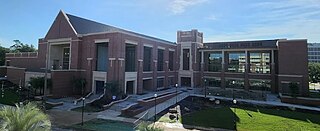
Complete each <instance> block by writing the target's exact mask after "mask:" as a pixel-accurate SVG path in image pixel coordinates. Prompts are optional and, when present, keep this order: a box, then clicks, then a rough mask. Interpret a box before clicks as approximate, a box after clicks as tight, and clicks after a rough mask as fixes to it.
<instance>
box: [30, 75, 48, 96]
mask: <svg viewBox="0 0 320 131" xmlns="http://www.w3.org/2000/svg"><path fill="white" fill-rule="evenodd" d="M47 80H48V81H47V82H48V83H47V87H48V88H51V87H52V82H51V79H47ZM29 83H30V85H31V87H32V88H34V89H35V94H37V93H36V92H37V90H40V94H43V93H44V77H31V78H30V81H29ZM41 89H42V91H43V92H42V93H41Z"/></svg>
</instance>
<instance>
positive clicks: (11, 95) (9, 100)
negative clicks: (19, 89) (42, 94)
mask: <svg viewBox="0 0 320 131" xmlns="http://www.w3.org/2000/svg"><path fill="white" fill-rule="evenodd" d="M1 94H2V91H1V90H0V103H1V104H5V105H14V104H15V103H17V102H18V101H19V96H18V95H17V93H15V92H13V91H11V90H4V97H3V98H2V97H1Z"/></svg>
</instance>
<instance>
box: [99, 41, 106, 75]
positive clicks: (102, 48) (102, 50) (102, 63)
mask: <svg viewBox="0 0 320 131" xmlns="http://www.w3.org/2000/svg"><path fill="white" fill-rule="evenodd" d="M107 69H108V46H107V43H99V44H97V71H107Z"/></svg>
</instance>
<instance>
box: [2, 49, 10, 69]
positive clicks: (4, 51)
mask: <svg viewBox="0 0 320 131" xmlns="http://www.w3.org/2000/svg"><path fill="white" fill-rule="evenodd" d="M9 51H10V49H8V48H5V47H2V46H0V66H3V65H5V62H6V60H5V59H6V53H9Z"/></svg>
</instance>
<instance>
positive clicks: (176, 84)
mask: <svg viewBox="0 0 320 131" xmlns="http://www.w3.org/2000/svg"><path fill="white" fill-rule="evenodd" d="M175 86H176V111H177V116H176V119H177V120H178V84H176V85H175Z"/></svg>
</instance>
